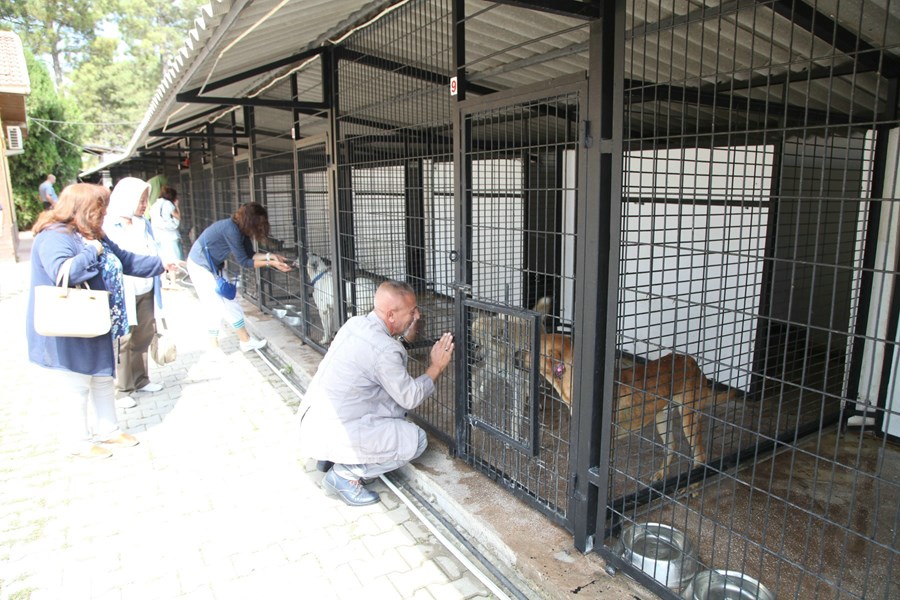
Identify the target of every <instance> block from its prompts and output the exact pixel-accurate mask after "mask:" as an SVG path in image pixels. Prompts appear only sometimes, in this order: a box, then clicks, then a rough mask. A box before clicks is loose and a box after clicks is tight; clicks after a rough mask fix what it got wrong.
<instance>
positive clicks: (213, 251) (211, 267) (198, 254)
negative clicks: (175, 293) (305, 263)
mask: <svg viewBox="0 0 900 600" xmlns="http://www.w3.org/2000/svg"><path fill="white" fill-rule="evenodd" d="M267 237H269V213H268V211H267V210H266V208H265V207H264V206H263V205H261V204H257V203H256V202H250V203H249V204H245V205H243V206H241V207H240V208H239V209H238V210H237V212H235V213H234V214H233V215H232V216H231V218H230V219H222V220H221V221H216V222H215V223H213V224H212V225H210V226H209V227H207V228H206V229H204V230H203V233H201V234H200V237H198V238H197V241H196V242H194V244H193V245H192V246H191V251H190V253H189V254H188V260H187V269H188V273H190V275H191V281H192V282H193V284H194V289H195V290H196V291H197V297H198V298H199V299H200V303H201V304H202V305H203V308H204V311H205V312H206V314H207V315H208V316H209V329H208V332H209V342H210V347H211V348H213V349H215V348H218V347H219V324H220V323H221V322H222V319H223V318H224V319H225V322H226V323H228V324H229V325H231V327H232V328H233V329H234V331H235V333H236V334H237V336H238V339H239V340H240V348H241V351H242V352H249V351H250V350H256V349H259V348H263V347H265V345H266V340H260V339H257V338H255V337H252V336H251V335H250V334H249V333H248V332H247V328H246V327H245V326H244V310H243V309H242V308H241V305H240V303H239V302H238V300H237V298H234V299H231V300H229V299H227V298H223V297H222V296H219V295H218V294H217V293H216V275H218V274H219V273H220V272H221V271H222V267H223V266H224V263H225V260H226V259H228V258H229V257H231V258H233V259H234V261H235V262H236V263H237V264H238V265H240V266H242V267H246V268H248V269H249V268H256V269H259V268H261V267H272V268H273V269H278V270H279V271H282V272H284V273H286V272H288V271H290V270H291V266H290V264H288V263H287V260H286V259H285V258H284V257H283V256H281V255H280V254H272V253H271V252H254V251H253V240H256V241H258V242H261V241H263V240H265V239H266V238H267Z"/></svg>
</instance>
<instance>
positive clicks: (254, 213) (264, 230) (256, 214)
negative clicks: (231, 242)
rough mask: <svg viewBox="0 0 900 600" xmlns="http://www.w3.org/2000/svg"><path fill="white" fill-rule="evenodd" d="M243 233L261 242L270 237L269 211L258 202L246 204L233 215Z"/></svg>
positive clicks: (232, 218) (233, 219)
mask: <svg viewBox="0 0 900 600" xmlns="http://www.w3.org/2000/svg"><path fill="white" fill-rule="evenodd" d="M231 220H232V221H234V222H235V223H236V224H237V226H238V229H240V230H241V233H243V234H244V235H246V236H247V237H249V238H253V239H254V240H256V241H258V242H261V241H263V240H265V239H266V238H267V237H269V211H267V210H266V208H265V207H264V206H263V205H262V204H259V203H257V202H250V203H249V204H245V205H243V206H242V207H240V208H239V209H237V212H236V213H234V215H233V216H232V217H231Z"/></svg>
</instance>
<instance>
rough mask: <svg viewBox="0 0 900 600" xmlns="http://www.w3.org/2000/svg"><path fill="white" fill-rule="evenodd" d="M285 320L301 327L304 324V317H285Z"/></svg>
mask: <svg viewBox="0 0 900 600" xmlns="http://www.w3.org/2000/svg"><path fill="white" fill-rule="evenodd" d="M284 322H285V323H287V324H288V325H290V326H291V327H300V325H302V324H303V319H301V318H300V317H296V316H290V317H285V318H284Z"/></svg>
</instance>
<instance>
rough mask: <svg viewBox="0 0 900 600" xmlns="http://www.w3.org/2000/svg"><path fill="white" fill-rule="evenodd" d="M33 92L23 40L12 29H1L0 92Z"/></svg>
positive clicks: (23, 93) (25, 93)
mask: <svg viewBox="0 0 900 600" xmlns="http://www.w3.org/2000/svg"><path fill="white" fill-rule="evenodd" d="M30 93H31V81H30V80H29V79H28V67H27V66H26V65H25V51H24V50H23V49H22V40H21V39H19V36H18V35H17V34H15V33H13V32H12V31H0V94H21V95H23V96H25V95H28V94H30Z"/></svg>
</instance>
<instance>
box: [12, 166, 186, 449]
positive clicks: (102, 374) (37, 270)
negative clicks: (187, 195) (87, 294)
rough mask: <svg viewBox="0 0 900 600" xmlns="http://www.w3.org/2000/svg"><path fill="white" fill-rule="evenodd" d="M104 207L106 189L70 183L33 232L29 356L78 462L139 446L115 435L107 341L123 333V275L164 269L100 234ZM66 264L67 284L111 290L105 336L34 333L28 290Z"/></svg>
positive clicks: (150, 273)
mask: <svg viewBox="0 0 900 600" xmlns="http://www.w3.org/2000/svg"><path fill="white" fill-rule="evenodd" d="M108 204H109V190H108V189H107V188H105V187H103V186H99V185H92V184H86V183H77V184H73V185H70V186H68V187H66V188H65V189H64V190H63V191H62V193H61V194H60V196H59V201H58V202H57V204H56V205H55V206H54V208H53V209H52V210H49V211H44V212H43V213H41V215H40V216H39V217H38V220H37V222H36V223H35V224H34V227H33V229H32V231H33V232H34V234H35V236H34V244H33V246H32V249H31V293H30V294H29V298H28V312H27V314H26V318H25V331H26V336H27V338H28V358H29V360H30V361H31V362H33V363H35V364H37V365H40V366H41V367H44V368H46V369H47V372H48V376H49V377H48V380H49V381H51V382H52V383H54V384H55V387H56V388H58V395H59V398H60V401H61V402H62V403H63V410H64V411H66V412H67V413H68V414H67V415H66V421H67V422H68V424H69V427H68V434H67V435H66V437H68V439H69V441H70V443H71V448H70V452H71V453H72V454H73V455H75V456H80V457H83V458H106V457H109V456H111V455H112V454H111V452H110V451H109V449H108V448H109V447H129V446H134V445H137V443H138V441H137V439H136V438H135V437H134V436H132V435H129V434H127V433H123V432H121V431H120V430H119V425H118V422H117V419H116V406H115V375H116V362H115V353H114V351H113V343H114V339H115V338H117V337H120V336H121V335H123V334H124V333H125V332H126V331H127V330H128V317H127V314H126V312H125V309H124V293H123V284H122V282H123V274H125V275H134V276H137V277H153V276H155V275H159V274H160V273H162V272H163V271H164V270H165V269H164V267H163V264H162V261H160V259H159V257H157V256H142V255H138V254H132V253H131V252H127V251H125V250H122V249H121V248H119V247H118V246H117V245H116V244H114V243H113V242H111V241H110V240H109V239H108V238H107V237H106V236H104V234H103V217H104V216H105V214H106V207H107V205H108ZM70 258H73V259H74V260H73V261H72V266H71V269H70V271H69V284H70V285H71V286H74V285H79V284H81V283H83V282H87V283H88V285H89V286H90V287H91V289H95V290H106V291H108V292H110V315H111V317H112V321H113V326H112V329H111V330H110V331H109V333H106V334H104V335H100V336H97V337H93V338H70V337H52V336H43V335H40V334H38V333H37V332H36V331H35V329H34V288H35V287H36V286H39V285H54V284H55V283H56V276H57V274H58V273H59V270H60V268H61V267H62V264H63V263H64V262H65V261H67V260H68V259H70ZM171 267H172V268H174V265H172V266H171ZM89 403H90V405H91V408H90V409H89V406H88V404H89ZM100 444H102V445H100Z"/></svg>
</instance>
